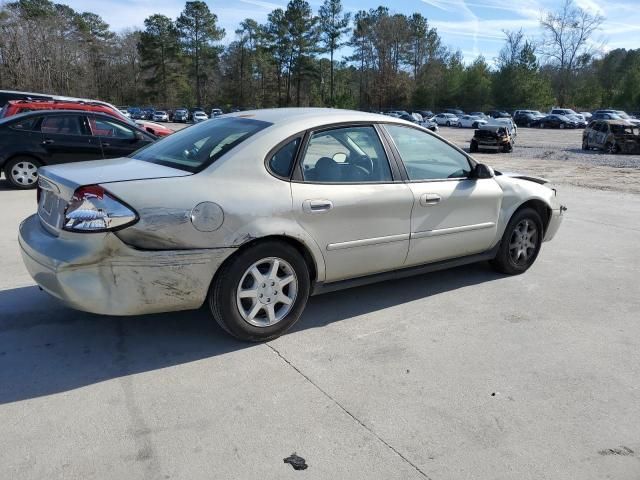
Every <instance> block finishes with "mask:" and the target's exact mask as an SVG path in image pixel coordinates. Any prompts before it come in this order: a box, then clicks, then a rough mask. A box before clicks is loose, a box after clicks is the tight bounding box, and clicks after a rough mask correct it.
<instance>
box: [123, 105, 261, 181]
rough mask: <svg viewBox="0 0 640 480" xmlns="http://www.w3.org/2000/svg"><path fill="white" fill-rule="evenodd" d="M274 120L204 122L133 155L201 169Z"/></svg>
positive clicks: (244, 119) (165, 163) (175, 166)
mask: <svg viewBox="0 0 640 480" xmlns="http://www.w3.org/2000/svg"><path fill="white" fill-rule="evenodd" d="M270 125H271V123H268V122H263V121H260V120H251V119H248V118H237V117H236V118H221V119H219V120H216V121H215V122H204V123H200V124H198V125H194V126H192V127H188V128H185V129H184V130H182V131H180V132H177V133H174V134H173V135H169V136H168V137H165V138H164V139H162V140H160V141H158V142H156V143H152V144H151V145H149V146H148V147H146V148H143V149H142V150H138V151H137V152H134V153H133V154H132V155H131V157H132V158H135V159H137V160H144V161H145V162H151V163H157V164H159V165H164V166H166V167H172V168H178V169H180V170H186V171H188V172H193V173H197V172H199V171H201V170H203V169H205V168H206V167H208V166H209V165H211V164H212V163H213V162H215V161H216V160H217V159H218V158H220V157H221V156H222V155H224V154H225V153H227V152H228V151H229V150H231V149H232V148H234V147H236V146H237V145H239V144H240V143H242V142H244V141H245V140H246V139H247V138H249V137H250V136H252V135H253V134H255V133H257V132H259V131H260V130H262V129H264V128H267V127H268V126H270Z"/></svg>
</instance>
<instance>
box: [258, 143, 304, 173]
mask: <svg viewBox="0 0 640 480" xmlns="http://www.w3.org/2000/svg"><path fill="white" fill-rule="evenodd" d="M304 137H305V131H302V132H298V133H295V134H293V135H291V136H289V137H287V138H285V139H284V140H282V141H281V142H278V143H277V144H276V146H275V147H273V148H272V149H271V150H269V152H268V153H267V155H266V156H265V157H264V168H265V169H266V170H267V172H269V174H270V175H271V176H272V177H275V178H277V179H278V180H283V181H285V182H289V181H291V177H292V176H293V172H294V171H295V169H296V164H297V162H298V155H299V154H300V148H301V147H302V145H303V143H304ZM297 138H299V139H300V143H299V144H298V148H296V153H295V155H294V156H293V163H292V165H291V172H289V176H288V177H283V176H282V175H278V174H277V173H276V172H274V171H273V170H272V169H271V165H270V163H271V159H272V158H273V156H274V155H275V154H276V153H278V152H279V151H280V150H281V149H282V148H284V147H285V146H286V145H288V144H289V143H291V142H293V141H294V140H295V139H297Z"/></svg>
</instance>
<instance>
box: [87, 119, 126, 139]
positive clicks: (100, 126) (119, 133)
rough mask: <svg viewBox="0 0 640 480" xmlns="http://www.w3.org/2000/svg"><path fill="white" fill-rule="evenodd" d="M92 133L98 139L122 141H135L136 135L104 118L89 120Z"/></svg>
mask: <svg viewBox="0 0 640 480" xmlns="http://www.w3.org/2000/svg"><path fill="white" fill-rule="evenodd" d="M89 124H90V125H91V131H92V132H93V134H94V135H96V136H98V137H110V138H119V139H121V140H133V139H135V138H136V133H135V132H134V131H133V130H132V129H131V128H128V127H125V126H124V125H120V124H119V123H117V122H112V121H110V120H106V119H103V118H89Z"/></svg>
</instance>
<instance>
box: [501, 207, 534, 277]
mask: <svg viewBox="0 0 640 480" xmlns="http://www.w3.org/2000/svg"><path fill="white" fill-rule="evenodd" d="M525 222H526V223H525ZM525 225H526V227H525ZM525 228H526V229H527V230H526V235H524V234H525ZM533 228H535V231H533V233H532V229H533ZM542 237H543V228H542V219H541V218H540V214H538V212H536V211H535V210H533V209H532V208H523V209H522V210H518V211H517V212H516V213H515V214H514V215H513V217H511V220H510V221H509V224H508V225H507V228H506V229H505V231H504V235H503V236H502V240H501V242H500V247H499V249H498V253H497V254H496V257H495V258H494V259H493V260H491V262H490V263H491V266H492V267H493V268H494V269H495V270H496V271H498V272H500V273H506V274H507V275H519V274H521V273H524V272H526V271H527V270H528V269H529V267H530V266H531V265H533V262H535V260H536V258H538V253H540V247H541V246H542ZM514 257H516V258H514Z"/></svg>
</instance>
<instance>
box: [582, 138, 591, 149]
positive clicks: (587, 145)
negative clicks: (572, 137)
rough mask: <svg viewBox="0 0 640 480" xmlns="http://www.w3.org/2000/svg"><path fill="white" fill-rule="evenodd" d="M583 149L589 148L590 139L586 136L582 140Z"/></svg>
mask: <svg viewBox="0 0 640 480" xmlns="http://www.w3.org/2000/svg"><path fill="white" fill-rule="evenodd" d="M582 150H589V140H587V139H586V138H585V139H583V140H582Z"/></svg>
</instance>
